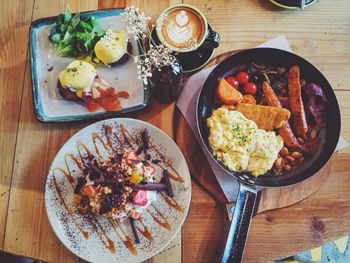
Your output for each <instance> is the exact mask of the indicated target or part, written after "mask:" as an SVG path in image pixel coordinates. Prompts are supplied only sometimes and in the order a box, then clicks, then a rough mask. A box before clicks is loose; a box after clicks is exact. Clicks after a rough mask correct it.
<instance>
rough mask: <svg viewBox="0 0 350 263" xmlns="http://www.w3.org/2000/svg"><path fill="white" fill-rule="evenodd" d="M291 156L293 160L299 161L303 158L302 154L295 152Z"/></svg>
mask: <svg viewBox="0 0 350 263" xmlns="http://www.w3.org/2000/svg"><path fill="white" fill-rule="evenodd" d="M291 156H292V157H293V158H296V159H299V158H300V157H302V156H303V154H302V153H301V152H297V151H295V152H292V153H291Z"/></svg>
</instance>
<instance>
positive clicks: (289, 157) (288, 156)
mask: <svg viewBox="0 0 350 263" xmlns="http://www.w3.org/2000/svg"><path fill="white" fill-rule="evenodd" d="M286 159H287V160H288V161H289V162H290V163H294V162H295V159H294V157H292V156H290V155H287V156H286Z"/></svg>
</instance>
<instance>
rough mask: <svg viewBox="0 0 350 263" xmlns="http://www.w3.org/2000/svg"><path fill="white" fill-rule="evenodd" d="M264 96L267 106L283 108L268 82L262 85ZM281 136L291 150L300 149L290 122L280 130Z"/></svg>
mask: <svg viewBox="0 0 350 263" xmlns="http://www.w3.org/2000/svg"><path fill="white" fill-rule="evenodd" d="M262 89H263V94H264V97H265V99H266V102H267V105H269V106H273V107H279V108H282V104H281V102H280V100H279V99H278V97H277V95H276V93H275V92H274V91H273V89H272V88H271V86H270V85H269V83H267V82H266V81H265V82H263V84H262ZM278 133H279V135H281V137H282V139H283V141H284V143H285V144H286V145H287V146H288V147H291V148H298V149H299V148H300V145H299V143H298V140H297V138H295V136H294V133H293V131H292V129H291V128H290V125H289V122H288V121H287V123H286V124H285V125H283V126H282V127H281V128H279V129H278Z"/></svg>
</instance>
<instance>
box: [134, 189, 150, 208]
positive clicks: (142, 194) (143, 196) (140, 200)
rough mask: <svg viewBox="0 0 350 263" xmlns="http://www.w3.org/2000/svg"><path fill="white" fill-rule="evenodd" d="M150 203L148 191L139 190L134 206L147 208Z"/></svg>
mask: <svg viewBox="0 0 350 263" xmlns="http://www.w3.org/2000/svg"><path fill="white" fill-rule="evenodd" d="M147 203H148V199H147V191H146V190H139V191H138V192H137V194H136V195H135V196H134V204H135V205H140V206H145V205H147Z"/></svg>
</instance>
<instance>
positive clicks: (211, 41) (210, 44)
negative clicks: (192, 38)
mask: <svg viewBox="0 0 350 263" xmlns="http://www.w3.org/2000/svg"><path fill="white" fill-rule="evenodd" d="M220 39H221V37H220V35H219V34H218V33H217V32H215V31H214V30H213V29H211V28H210V27H208V34H207V37H206V39H205V40H204V43H203V44H202V47H204V48H208V49H213V48H217V47H218V46H219V44H220Z"/></svg>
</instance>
